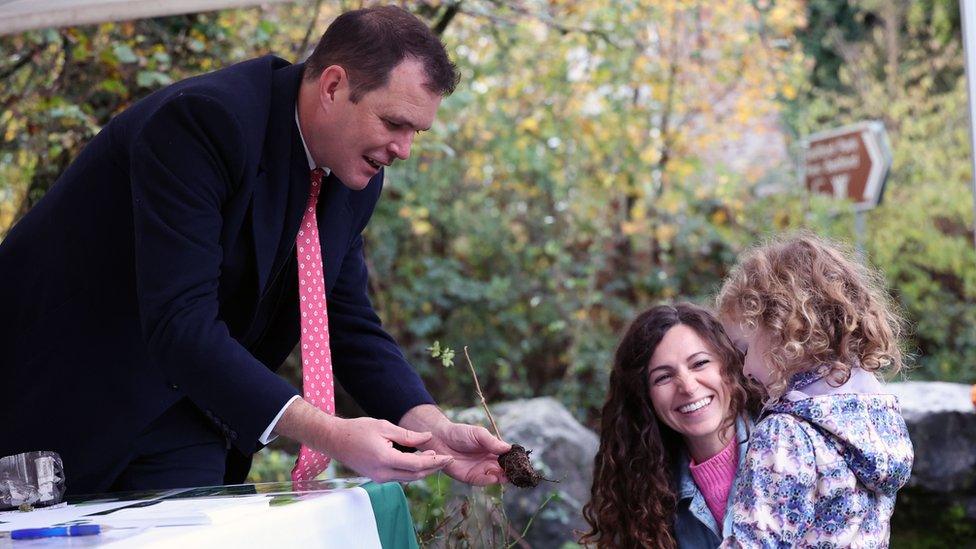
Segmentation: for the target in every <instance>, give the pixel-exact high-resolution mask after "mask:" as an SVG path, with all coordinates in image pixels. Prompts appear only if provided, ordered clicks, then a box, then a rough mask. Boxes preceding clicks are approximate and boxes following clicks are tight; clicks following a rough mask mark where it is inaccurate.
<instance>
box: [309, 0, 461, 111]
mask: <svg viewBox="0 0 976 549" xmlns="http://www.w3.org/2000/svg"><path fill="white" fill-rule="evenodd" d="M407 57H413V58H415V59H417V60H418V61H420V62H421V63H422V64H423V66H424V71H425V72H426V74H427V82H426V83H425V85H426V86H427V89H429V90H430V91H432V92H434V93H437V94H440V95H442V96H446V95H450V94H451V93H453V92H454V88H455V87H456V86H457V83H458V80H459V78H460V77H459V75H458V72H457V67H455V66H454V63H452V62H451V60H450V59H449V58H448V56H447V51H445V49H444V44H442V43H441V41H440V39H439V38H438V37H437V36H436V35H434V33H433V32H431V30H430V29H429V28H428V27H427V25H425V24H424V23H423V22H422V21H420V20H419V19H417V18H416V17H414V16H413V15H412V14H410V13H409V12H407V11H405V10H403V9H401V8H398V7H396V6H379V7H375V8H365V9H360V10H354V11H348V12H346V13H343V14H342V15H340V16H339V17H337V18H336V19H335V21H333V22H332V24H331V25H329V28H328V29H326V30H325V34H323V35H322V38H321V39H320V40H319V43H318V45H317V46H315V50H314V51H313V52H312V55H311V56H309V58H308V60H307V61H306V62H305V79H307V80H314V79H316V78H318V77H319V76H320V75H321V74H322V71H323V70H325V68H326V67H329V66H331V65H339V66H340V67H342V68H343V69H345V71H346V74H347V75H348V77H349V86H350V87H351V92H350V99H351V100H352V102H353V103H355V102H358V101H359V99H360V98H362V96H363V94H365V93H366V92H369V91H372V90H375V89H377V88H380V87H383V86H384V85H386V83H387V81H388V80H389V77H390V71H392V70H393V68H394V67H396V66H397V65H399V64H400V62H401V61H403V60H404V59H405V58H407Z"/></svg>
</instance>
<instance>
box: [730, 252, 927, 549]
mask: <svg viewBox="0 0 976 549" xmlns="http://www.w3.org/2000/svg"><path fill="white" fill-rule="evenodd" d="M883 288H884V282H883V279H882V277H881V276H880V275H879V274H877V273H876V272H874V271H872V270H871V269H869V268H867V267H866V266H865V265H863V264H862V263H861V262H860V261H858V260H857V259H855V257H854V255H853V254H852V253H850V251H849V250H845V249H844V248H843V247H842V246H840V245H838V244H835V243H831V242H829V241H827V240H825V239H822V238H819V237H817V236H814V235H811V234H801V235H796V236H789V237H784V238H780V239H777V240H773V241H770V242H768V243H766V244H764V245H762V246H759V247H757V248H754V249H753V250H751V251H750V252H748V253H746V254H745V255H744V256H743V258H742V259H741V260H740V262H739V264H738V265H737V266H736V267H735V268H734V269H733V271H732V273H731V274H730V275H729V277H728V278H727V279H726V281H725V284H724V285H723V287H722V289H721V291H720V292H719V295H718V299H717V305H718V307H717V308H718V311H719V316H720V317H721V319H722V321H723V324H724V325H725V327H726V330H727V331H728V332H729V335H730V336H731V337H732V339H733V341H735V342H736V344H737V345H738V346H740V350H741V351H743V352H744V353H745V365H744V370H745V373H746V374H747V375H748V376H751V377H753V378H755V379H756V380H757V381H759V382H761V383H762V384H763V385H764V386H765V387H766V390H767V391H768V399H767V401H766V406H765V407H764V409H763V412H762V414H761V415H760V421H759V422H758V423H757V425H756V428H755V429H754V431H753V434H752V437H751V439H750V441H749V450H748V452H747V454H746V458H745V460H744V463H742V464H741V465H740V466H741V467H742V468H743V470H742V471H740V477H739V478H740V481H739V482H738V483H737V485H736V487H735V488H734V495H733V504H732V507H731V510H730V512H731V513H732V537H730V538H727V539H726V540H725V543H724V546H731V547H737V546H745V547H753V546H756V547H785V546H805V545H816V546H817V547H850V546H858V547H887V545H888V537H889V523H890V518H891V513H892V512H893V510H894V505H895V494H896V493H897V491H898V489H899V488H901V487H902V486H903V485H904V484H905V482H907V480H908V477H909V475H910V474H911V468H912V461H913V457H914V453H913V449H912V444H911V441H910V440H909V438H908V431H907V428H906V426H905V421H904V419H903V418H902V416H901V413H900V408H899V405H898V401H897V399H896V398H895V397H894V396H892V395H890V394H887V393H886V392H885V390H884V386H883V384H882V383H881V381H880V379H879V376H880V375H881V374H882V373H891V374H894V373H895V372H897V371H898V370H899V369H900V368H901V367H902V353H901V351H900V348H899V336H900V334H901V331H902V325H903V322H902V320H901V318H900V316H899V315H898V313H897V312H896V309H895V307H894V306H893V305H892V304H891V302H890V300H889V298H888V297H887V295H886V293H885V292H884V290H883Z"/></svg>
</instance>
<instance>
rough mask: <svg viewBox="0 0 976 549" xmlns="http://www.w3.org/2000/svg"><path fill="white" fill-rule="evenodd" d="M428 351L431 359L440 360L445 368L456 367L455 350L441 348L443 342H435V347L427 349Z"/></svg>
mask: <svg viewBox="0 0 976 549" xmlns="http://www.w3.org/2000/svg"><path fill="white" fill-rule="evenodd" d="M427 350H428V351H430V357H431V358H436V359H439V360H440V361H441V365H442V366H444V367H445V368H450V367H451V366H454V349H451V348H450V347H444V348H441V342H440V341H435V342H434V344H433V345H431V346H430V347H427Z"/></svg>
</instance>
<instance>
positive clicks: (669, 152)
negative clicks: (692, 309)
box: [0, 0, 976, 422]
mask: <svg viewBox="0 0 976 549" xmlns="http://www.w3.org/2000/svg"><path fill="white" fill-rule="evenodd" d="M360 4H361V3H359V2H340V3H331V2H330V3H323V2H309V3H301V4H294V5H279V6H275V7H267V8H253V9H244V10H232V11H224V12H216V13H204V14H191V15H183V16H174V17H165V18H159V19H147V20H139V21H132V22H123V23H111V24H103V25H98V26H86V27H77V28H66V29H56V30H45V31H34V32H28V33H23V34H19V35H14V36H6V37H0V52H2V56H0V82H2V86H0V102H2V105H3V110H2V111H0V234H2V233H3V232H5V231H6V230H7V228H9V226H10V225H11V224H12V223H13V222H14V220H16V219H17V218H19V217H20V216H22V215H23V214H24V213H25V212H26V211H27V210H29V208H30V207H31V206H32V205H33V204H35V203H36V202H37V200H39V199H40V198H41V197H42V196H43V194H44V192H45V191H46V190H47V189H48V188H49V187H50V185H51V184H52V183H53V182H54V180H55V179H56V177H57V176H58V174H60V172H61V171H62V170H63V169H64V168H65V167H66V166H67V164H68V163H69V162H70V161H71V159H72V158H74V157H75V156H76V155H77V153H78V151H79V150H80V149H81V147H83V146H84V144H85V143H86V142H87V140H88V139H90V138H91V136H92V135H94V133H96V132H97V131H98V129H99V128H100V127H101V126H103V125H104V124H105V123H106V122H107V121H108V120H109V119H110V118H111V117H112V116H113V115H115V114H117V113H118V112H120V111H121V110H123V109H124V108H125V107H126V106H128V105H129V104H131V103H132V102H133V101H135V100H137V99H138V98H140V97H142V96H144V95H146V94H148V93H150V92H151V91H153V90H155V89H158V88H159V87H162V86H164V85H166V84H168V83H170V82H173V81H175V80H178V79H181V78H185V77H188V76H191V75H194V74H198V73H201V72H205V71H209V70H213V69H216V68H218V67H222V66H226V65H228V64H231V63H233V62H236V61H241V60H244V59H247V58H250V57H253V56H256V55H261V54H265V53H274V54H276V55H279V56H281V57H284V58H286V59H289V60H295V59H298V58H301V57H302V56H303V55H304V53H305V52H306V51H307V50H308V49H309V47H311V46H313V45H314V43H315V41H316V40H317V38H318V35H319V33H321V31H322V30H323V29H324V28H325V26H326V25H327V24H328V22H329V21H331V19H332V18H333V17H334V16H335V15H336V14H337V13H339V12H341V11H343V10H345V9H349V8H354V7H358V6H359V5H360ZM404 6H405V7H407V8H408V9H411V10H412V11H414V12H415V13H416V14H418V15H419V16H420V17H422V18H424V19H425V20H427V21H429V22H430V24H431V25H432V27H434V28H436V29H437V30H438V31H439V32H440V33H441V34H442V37H443V39H444V41H445V42H446V44H447V45H448V48H449V51H450V53H451V55H452V56H453V57H454V59H455V60H456V62H457V64H458V66H459V67H460V69H461V71H462V74H463V79H462V83H461V86H460V87H459V89H458V91H457V93H455V94H454V95H453V96H452V97H450V98H448V99H447V100H445V102H444V104H443V107H442V109H441V112H440V113H439V116H438V122H437V124H436V125H435V126H434V128H433V129H432V131H431V132H429V133H428V134H425V135H424V136H423V137H421V138H420V139H418V141H417V145H416V149H415V153H414V155H413V157H412V158H411V159H410V160H409V161H407V162H404V163H402V164H400V165H398V166H396V167H394V168H393V169H392V170H390V173H389V174H388V180H389V184H388V186H387V188H386V190H385V193H386V196H385V197H384V199H383V200H382V201H381V202H380V206H379V208H378V210H377V212H376V214H375V217H374V219H373V221H372V222H371V224H370V227H369V229H368V252H367V253H368V260H369V263H370V267H371V270H372V284H373V288H372V290H373V292H374V294H373V295H374V303H375V305H376V306H377V309H378V310H379V312H380V314H381V316H382V317H383V319H384V321H385V323H386V326H387V328H388V329H389V330H390V331H391V332H392V333H393V334H394V335H395V336H396V337H397V338H398V340H399V341H400V342H401V344H402V345H403V347H404V349H405V351H406V352H407V353H408V355H409V358H410V359H411V361H412V362H413V363H414V364H415V365H416V367H417V368H418V369H419V370H420V372H421V374H422V375H423V376H424V379H425V380H426V382H427V383H428V385H429V386H430V388H431V391H432V392H433V393H434V394H435V395H437V396H438V398H439V400H440V401H441V402H442V403H444V404H445V405H447V406H451V405H469V404H471V403H472V402H473V400H472V398H473V397H472V395H473V388H472V387H471V385H470V383H471V382H470V379H469V378H468V376H466V375H465V372H464V370H463V369H460V368H445V367H444V366H442V365H441V364H440V363H439V362H438V361H435V360H432V359H431V358H430V356H429V353H428V352H427V351H426V348H427V347H429V346H430V345H431V344H432V343H433V342H434V341H439V342H440V343H441V344H442V345H446V346H450V347H454V348H460V347H461V346H463V345H468V346H469V347H470V348H471V354H472V358H473V359H474V361H475V363H476V364H477V365H478V367H479V370H480V375H481V380H482V385H483V387H484V389H485V391H486V396H487V397H488V398H489V400H501V399H508V398H516V397H524V396H534V395H543V394H545V395H554V396H556V397H558V398H559V399H560V400H562V401H563V402H564V403H565V404H566V405H567V406H569V407H570V409H571V410H573V411H574V412H575V413H576V415H577V417H578V418H580V419H581V420H584V421H590V422H592V420H593V418H595V414H596V413H597V411H598V409H599V406H600V405H601V404H602V401H603V398H604V392H605V387H606V372H607V370H608V368H609V362H610V357H611V355H612V352H613V350H614V345H615V343H616V340H617V337H618V336H619V334H620V332H621V330H622V329H623V327H624V326H625V325H626V323H627V322H628V321H629V320H630V319H631V318H632V317H633V316H634V314H635V313H636V312H637V311H639V310H641V309H643V308H645V307H647V306H649V305H651V304H653V303H655V302H658V301H662V300H676V299H690V300H694V301H698V302H702V303H708V302H709V299H710V297H711V295H712V294H713V293H714V291H715V290H716V289H717V287H718V285H719V284H720V282H721V280H722V277H723V276H724V274H725V273H726V271H727V269H728V268H729V267H730V266H731V264H732V263H733V262H734V260H735V258H736V256H737V254H738V253H739V252H741V251H742V250H743V249H744V247H746V246H748V245H750V244H753V243H755V242H756V241H757V240H759V239H761V238H762V237H763V236H764V235H768V234H772V233H776V232H781V231H787V230H791V229H796V228H801V227H804V228H809V229H811V230H814V231H816V232H819V233H822V234H827V235H831V236H834V237H836V238H839V239H842V240H846V241H853V239H854V235H853V211H852V210H851V209H850V208H849V207H848V206H846V205H845V204H842V203H835V202H833V201H831V200H829V199H826V198H821V197H811V196H808V195H807V193H806V192H805V191H804V189H802V188H801V187H800V185H799V183H798V176H797V173H796V164H797V162H798V159H799V155H800V149H799V141H800V139H801V138H802V136H804V135H807V134H809V133H811V132H813V131H817V130H821V129H825V128H828V127H834V126H838V125H842V124H845V123H849V122H853V121H857V120H863V119H879V120H883V121H884V122H885V124H886V126H887V128H888V132H889V135H890V137H891V142H892V146H893V152H894V166H893V168H892V172H891V177H890V179H889V182H888V187H887V191H886V194H885V198H884V201H883V203H882V205H881V206H880V207H879V208H877V209H875V210H873V211H872V212H870V213H869V214H868V220H867V228H868V233H867V235H866V239H865V244H866V250H865V251H866V255H867V257H868V259H869V261H870V262H871V263H873V264H874V265H876V266H877V267H879V268H880V269H882V270H883V271H884V272H885V273H886V275H887V277H888V280H889V282H890V286H891V291H892V294H893V296H894V297H895V298H896V300H897V301H898V302H899V303H900V304H901V305H902V306H903V307H904V310H905V313H906V315H907V317H908V318H909V320H910V322H911V324H912V326H913V327H914V330H913V333H912V334H911V338H910V340H909V341H908V342H907V343H908V346H909V350H910V351H912V352H915V353H916V354H917V360H916V364H917V367H916V368H915V369H914V371H913V372H911V374H910V375H911V376H912V377H916V378H926V379H944V380H953V381H963V382H974V381H976V253H974V250H973V245H972V231H973V208H972V203H973V202H972V195H971V187H970V183H969V178H970V176H971V174H970V168H969V161H968V156H969V143H968V133H967V132H968V126H967V124H968V120H967V114H966V90H965V79H964V73H963V52H962V49H961V39H960V22H959V15H958V5H957V3H956V2H954V1H947V0H925V1H920V2H913V3H904V2H896V1H893V0H892V1H887V0H862V1H857V2H854V1H849V2H835V1H829V0H807V1H802V0H778V1H773V0H766V1H761V0H752V1H745V0H736V1H732V0H718V1H715V2H691V1H678V0H666V1H653V2H651V1H649V0H647V1H636V2H627V3H619V2H613V1H610V0H549V1H541V0H534V1H530V0H524V1H521V2H515V3H509V2H497V1H493V0H464V1H454V2H452V1H446V0H445V1H443V2H441V1H437V0H430V1H427V2H414V3H405V4H404Z"/></svg>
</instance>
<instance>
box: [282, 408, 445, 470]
mask: <svg viewBox="0 0 976 549" xmlns="http://www.w3.org/2000/svg"><path fill="white" fill-rule="evenodd" d="M275 432H276V433H278V434H280V435H284V436H287V437H289V438H292V439H294V440H297V441H299V442H301V443H302V444H305V445H308V446H310V447H312V448H314V449H316V450H318V451H320V452H322V453H324V454H326V455H328V456H329V457H332V458H333V459H336V460H339V461H341V462H342V464H343V465H345V466H346V467H349V468H351V469H352V470H354V471H356V472H357V473H359V474H361V475H363V476H366V477H369V478H370V479H372V480H374V481H376V482H388V481H391V480H398V481H408V480H417V479H421V478H424V477H426V476H427V475H430V474H432V473H436V472H437V471H440V470H441V469H444V468H445V467H446V466H449V465H450V464H451V463H453V462H454V461H455V458H454V457H453V456H452V455H448V454H440V453H438V452H437V451H436V450H435V449H434V448H424V446H426V445H429V444H430V442H431V439H432V438H433V435H432V434H431V433H429V432H416V431H410V430H408V429H404V428H403V427H398V426H396V425H394V424H392V423H390V422H389V421H386V420H381V419H373V418H368V417H361V418H355V419H344V418H340V417H335V416H331V415H329V414H326V413H325V412H323V411H321V410H319V409H317V408H315V407H314V406H312V405H311V404H309V403H308V402H306V401H305V400H303V399H297V400H295V401H294V402H293V403H292V404H291V405H289V406H288V408H287V409H286V410H285V413H284V415H282V417H281V420H280V421H279V422H278V425H277V426H276V427H275ZM393 443H397V444H400V445H403V446H410V447H414V448H422V449H423V450H424V451H423V452H419V453H406V452H401V451H399V450H397V449H395V448H394V447H393Z"/></svg>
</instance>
